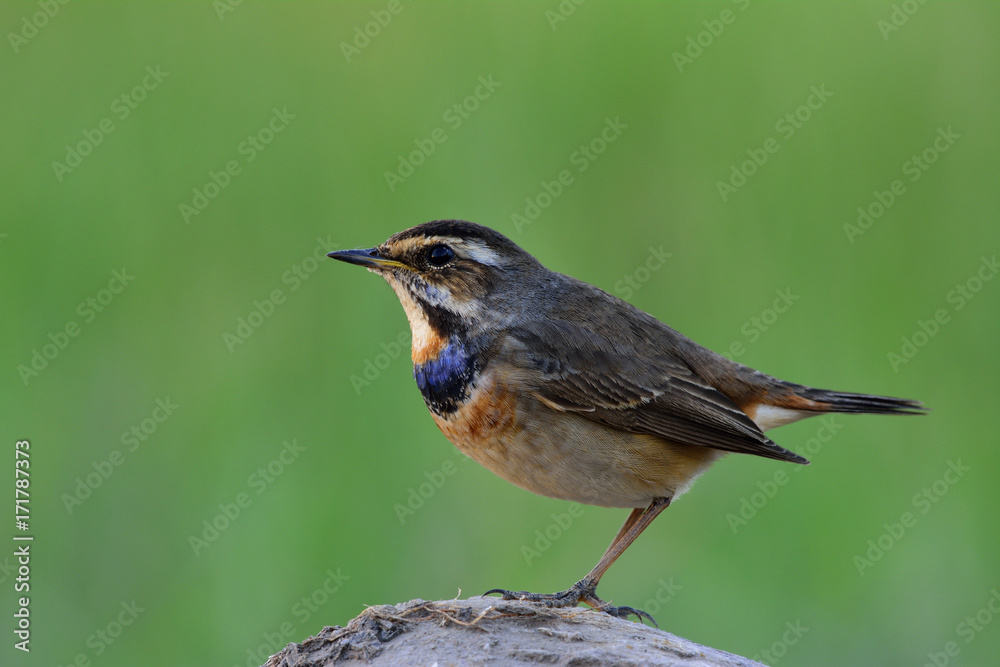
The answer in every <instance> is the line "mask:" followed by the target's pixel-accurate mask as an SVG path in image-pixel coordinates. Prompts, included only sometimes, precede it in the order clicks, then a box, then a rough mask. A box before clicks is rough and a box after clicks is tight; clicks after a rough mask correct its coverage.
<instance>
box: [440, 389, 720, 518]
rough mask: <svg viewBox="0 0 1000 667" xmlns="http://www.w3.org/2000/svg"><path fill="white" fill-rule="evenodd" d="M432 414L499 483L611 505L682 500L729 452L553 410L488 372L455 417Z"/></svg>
mask: <svg viewBox="0 0 1000 667" xmlns="http://www.w3.org/2000/svg"><path fill="white" fill-rule="evenodd" d="M432 416H433V417H434V421H435V422H436V423H437V425H438V427H439V428H440V429H441V431H442V432H443V433H444V434H445V436H446V437H447V438H448V439H449V440H451V441H452V442H453V443H454V444H455V446H457V447H458V449H459V450H461V451H462V452H463V453H464V454H466V455H467V456H469V457H470V458H472V459H474V460H476V461H477V462H479V463H480V464H482V465H483V466H485V467H486V468H487V469H489V470H491V471H492V472H494V473H495V474H497V475H499V476H500V477H503V478H504V479H506V480H508V481H510V482H512V483H514V484H516V485H518V486H520V487H521V488H524V489H527V490H528V491H533V492H534V493H538V494H540V495H543V496H549V497H551V498H560V499H563V500H572V501H576V502H580V503H586V504H589V505H601V506H604V507H645V506H646V505H648V504H649V503H650V501H652V499H653V498H658V497H671V498H676V497H677V496H679V495H680V494H681V493H683V492H684V491H686V490H687V488H688V487H689V486H690V484H691V482H692V481H693V480H694V479H695V478H696V477H697V476H698V475H699V474H701V473H702V472H704V470H705V469H706V468H707V467H708V466H709V465H710V464H711V463H712V462H713V461H714V460H715V459H717V458H718V457H719V456H721V455H722V454H723V452H720V451H718V450H714V449H710V448H706V447H697V446H692V445H683V444H678V443H672V442H669V441H666V440H663V439H661V438H657V437H654V436H649V435H640V434H635V433H626V432H624V431H618V430H615V429H612V428H609V427H607V426H604V425H602V424H599V423H597V422H595V421H592V420H590V419H587V418H585V417H582V416H580V415H579V414H575V413H572V412H560V411H557V410H553V409H552V408H550V407H548V406H545V405H543V404H542V403H541V402H540V401H538V400H537V399H535V398H533V397H532V396H529V395H519V394H518V393H515V392H514V391H512V390H511V389H510V388H508V387H507V386H506V383H504V382H502V380H500V379H498V378H497V376H496V375H495V374H494V373H489V372H487V373H484V374H482V375H481V376H480V377H479V378H478V379H477V382H476V383H475V385H474V386H472V387H471V388H470V392H469V397H468V399H467V400H466V401H464V402H463V404H462V405H461V407H459V408H458V409H457V410H456V411H454V412H452V413H449V414H447V415H438V414H433V415H432Z"/></svg>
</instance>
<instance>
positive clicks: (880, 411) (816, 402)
mask: <svg viewBox="0 0 1000 667" xmlns="http://www.w3.org/2000/svg"><path fill="white" fill-rule="evenodd" d="M793 387H794V390H793V391H794V395H795V396H797V397H801V398H802V399H805V401H803V402H802V404H800V406H798V407H799V409H804V410H807V411H810V412H813V411H815V412H853V413H867V414H877V415H923V414H927V412H928V410H927V408H925V407H924V404H923V403H921V402H920V401H913V400H910V399H908V398H893V397H891V396H875V395H873V394H854V393H851V392H846V391H830V390H828V389H814V388H812V387H803V386H801V385H793Z"/></svg>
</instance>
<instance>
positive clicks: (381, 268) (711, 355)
mask: <svg viewBox="0 0 1000 667" xmlns="http://www.w3.org/2000/svg"><path fill="white" fill-rule="evenodd" d="M329 256H330V257H332V258H334V259H339V260H341V261H344V262H348V263H350V264H357V265H359V266H363V267H365V268H367V269H368V270H369V271H372V272H374V273H377V274H379V275H380V276H382V277H383V278H385V280H386V281H388V283H389V285H390V286H391V287H392V289H393V290H394V291H395V292H396V296H398V297H399V301H400V302H401V303H402V305H403V310H405V311H406V317H407V319H408V320H409V323H410V328H411V329H412V332H413V349H412V357H413V376H414V378H415V379H416V381H417V387H419V389H420V393H421V394H423V397H424V401H425V402H426V403H427V407H428V408H429V409H430V411H431V415H432V417H433V418H434V422H435V423H436V424H437V426H438V428H440V429H441V431H442V432H443V433H444V435H445V436H446V437H447V438H448V439H449V440H451V441H452V442H453V443H454V444H455V446H456V447H458V449H460V450H461V451H462V453H464V454H466V455H467V456H469V457H471V458H473V459H475V460H476V461H478V462H479V463H481V464H482V465H484V466H486V467H487V468H488V469H489V470H491V471H493V472H494V473H496V474H497V475H499V476H500V477H503V478H504V479H506V480H508V481H510V482H513V483H514V484H517V485H518V486H520V487H521V488H524V489H527V490H529V491H534V492H535V493H538V494H541V495H543V496H549V497H551V498H559V499H561V500H572V501H576V502H578V503H587V504H591V505H600V506H603V507H623V508H631V509H632V512H631V514H629V516H628V519H626V520H625V524H624V525H623V526H622V527H621V529H620V530H619V531H618V534H617V535H615V538H614V540H612V541H611V546H609V547H608V549H607V551H606V552H605V553H604V555H603V556H602V557H601V559H600V561H599V562H598V563H597V565H596V566H595V567H594V569H593V570H591V571H590V573H588V574H587V576H585V577H584V578H583V579H581V580H580V581H579V582H577V583H576V584H575V585H573V586H572V587H571V588H569V589H568V590H566V591H563V592H561V593H554V594H544V595H543V594H538V593H528V592H525V591H508V590H503V589H494V590H492V591H488V592H487V593H486V594H487V595H488V594H490V593H499V594H501V595H502V596H503V598H504V599H525V600H532V601H538V602H544V603H546V604H548V605H550V606H559V607H562V606H575V605H577V604H578V603H580V602H583V603H585V604H588V605H591V606H593V607H597V608H599V609H602V610H604V611H606V612H608V613H610V614H613V615H615V616H618V617H622V618H626V617H628V615H629V614H632V615H635V616H636V617H638V618H640V619H642V618H648V619H649V620H651V621H652V620H653V619H652V617H650V616H649V615H648V614H646V613H645V612H642V611H640V610H638V609H634V608H632V607H614V606H611V605H608V604H606V603H605V602H604V601H603V600H601V599H600V598H599V597H597V584H598V582H599V581H600V580H601V577H602V576H603V575H604V573H605V572H606V571H607V570H608V568H609V567H610V566H611V564H612V563H614V562H615V559H617V558H618V557H619V556H620V555H621V554H622V552H624V551H625V549H627V548H628V546H629V545H630V544H632V542H633V541H634V540H635V539H636V538H637V537H638V536H639V534H640V533H642V531H643V530H645V528H646V527H647V526H648V525H649V524H650V523H651V522H652V521H653V519H655V518H656V516H657V515H658V514H659V513H660V512H662V511H663V510H664V509H665V508H666V507H667V506H668V505H670V503H671V502H672V501H673V500H674V499H676V498H677V497H678V496H680V495H681V494H682V493H684V492H685V491H686V490H687V489H688V488H689V487H690V486H691V483H692V482H693V481H694V480H695V478H696V477H698V475H700V474H701V473H703V472H704V471H705V470H706V469H707V468H708V467H709V466H710V465H711V464H712V463H713V462H714V461H716V460H717V459H719V458H720V457H721V456H723V455H724V454H726V453H727V452H740V453H743V454H755V455H757V456H764V457H767V458H771V459H777V460H779V461H789V462H791V463H808V461H807V460H806V459H804V458H803V457H801V456H799V455H798V454H795V453H794V452H790V451H788V450H787V449H784V448H783V447H780V446H778V445H776V444H775V443H774V442H772V441H771V440H770V439H769V438H768V437H767V436H765V435H764V431H767V430H768V429H772V428H775V427H777V426H782V425H784V424H789V423H791V422H794V421H798V420H799V419H803V418H805V417H812V416H815V415H821V414H825V413H829V412H855V413H875V414H922V413H924V412H926V410H925V409H924V407H923V405H922V404H921V403H919V402H917V401H911V400H906V399H901V398H890V397H887V396H872V395H869V394H853V393H845V392H839V391H827V390H825V389H814V388H812V387H806V386H803V385H800V384H794V383H791V382H785V381H783V380H779V379H777V378H774V377H771V376H770V375H765V374H764V373H761V372H759V371H755V370H753V369H752V368H748V367H746V366H743V365H741V364H739V363H736V362H735V361H730V360H729V359H727V358H726V357H723V356H721V355H719V354H716V353H715V352H712V351H711V350H708V349H706V348H704V347H702V346H700V345H698V344H697V343H695V342H694V341H692V340H690V339H688V338H685V337H684V336H682V335H681V334H680V333H678V332H676V331H674V330H673V329H671V328H670V327H668V326H667V325H665V324H663V323H662V322H660V321H659V320H657V319H656V318H654V317H652V316H651V315H648V314H646V313H645V312H643V311H641V310H639V309H638V308H635V307H634V306H632V305H631V304H629V303H627V302H625V301H622V300H621V299H618V298H616V297H614V296H612V295H610V294H608V293H607V292H604V291H602V290H600V289H598V288H596V287H593V286H592V285H588V284H587V283H584V282H581V281H579V280H576V279H575V278H571V277H569V276H566V275H563V274H561V273H556V272H554V271H550V270H548V269H546V268H545V267H544V266H542V265H541V263H539V262H538V260H536V259H535V258H534V257H532V256H531V255H529V254H528V253H527V252H525V251H524V250H522V249H521V248H520V247H518V246H517V245H516V244H514V243H513V242H512V241H511V240H510V239H508V238H507V237H505V236H503V235H501V234H499V233H497V232H495V231H493V230H492V229H489V228H488V227H483V226H481V225H477V224H473V223H471V222H465V221H462V220H438V221H434V222H428V223H425V224H422V225H417V226H416V227H413V228H411V229H407V230H406V231H402V232H399V233H398V234H395V235H394V236H392V237H391V238H389V239H388V240H387V241H386V242H385V243H382V244H381V245H378V246H376V247H374V248H369V249H366V250H338V251H335V252H331V253H330V254H329ZM654 623H655V621H654Z"/></svg>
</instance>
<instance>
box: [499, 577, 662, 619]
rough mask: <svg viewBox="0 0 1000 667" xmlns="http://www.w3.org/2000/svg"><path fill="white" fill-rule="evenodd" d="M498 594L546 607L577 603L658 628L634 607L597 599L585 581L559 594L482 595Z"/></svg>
mask: <svg viewBox="0 0 1000 667" xmlns="http://www.w3.org/2000/svg"><path fill="white" fill-rule="evenodd" d="M493 593H499V594H500V597H501V598H503V599H504V600H525V601H527V602H540V603H542V604H544V605H545V606H546V607H575V606H576V605H578V604H579V603H581V602H583V603H584V604H587V605H590V606H591V607H593V608H594V609H599V610H600V611H603V612H605V613H608V614H611V615H612V616H616V617H618V618H624V619H628V617H629V616H635V617H636V618H638V619H639V621H640V622H642V621H644V620H649V622H650V623H652V624H653V627H656V628H659V627H660V626H659V625H657V624H656V620H655V619H654V618H653V617H652V616H650V615H649V614H647V613H646V612H644V611H643V610H641V609H636V608H635V607H615V606H612V605H610V604H608V603H607V602H605V601H604V600H602V599H601V598H599V597H597V585H596V584H593V583H590V582H588V581H587V580H583V581H578V582H576V583H575V584H573V586H572V587H571V588H569V589H567V590H565V591H560V592H559V593H529V592H527V591H508V590H506V589H503V588H494V589H492V590H488V591H486V592H485V593H483V595H484V596H486V595H492V594H493Z"/></svg>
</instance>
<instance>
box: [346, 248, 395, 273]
mask: <svg viewBox="0 0 1000 667" xmlns="http://www.w3.org/2000/svg"><path fill="white" fill-rule="evenodd" d="M326 256H327V257H332V258H333V259H339V260H340V261H341V262H347V263H348V264H357V265H358V266H364V267H367V268H369V269H381V268H401V269H408V268H410V267H408V266H407V265H406V264H403V263H402V262H397V261H396V260H394V259H388V258H386V257H382V255H381V254H380V253H379V251H378V248H366V249H361V250H334V251H333V252H331V253H327V255H326Z"/></svg>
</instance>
